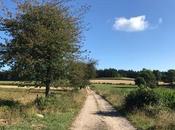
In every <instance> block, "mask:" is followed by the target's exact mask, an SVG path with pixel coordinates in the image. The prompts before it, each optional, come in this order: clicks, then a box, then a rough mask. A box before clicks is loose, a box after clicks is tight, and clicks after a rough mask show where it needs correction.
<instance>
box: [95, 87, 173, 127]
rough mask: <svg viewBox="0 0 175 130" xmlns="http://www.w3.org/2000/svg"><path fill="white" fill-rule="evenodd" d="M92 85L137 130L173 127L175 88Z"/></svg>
mask: <svg viewBox="0 0 175 130" xmlns="http://www.w3.org/2000/svg"><path fill="white" fill-rule="evenodd" d="M92 88H93V89H94V90H95V91H96V92H97V93H99V94H100V95H102V96H103V97H104V98H105V99H106V100H108V101H109V102H110V103H111V104H112V105H113V106H114V107H115V108H116V109H117V110H118V111H119V112H120V113H121V114H123V115H124V116H126V117H127V118H128V119H129V120H130V121H131V123H132V124H133V125H134V126H135V127H136V128H138V130H174V129H175V90H174V89H169V88H162V87H161V88H155V89H149V88H142V89H140V88H137V87H136V86H133V85H108V84H93V85H92Z"/></svg>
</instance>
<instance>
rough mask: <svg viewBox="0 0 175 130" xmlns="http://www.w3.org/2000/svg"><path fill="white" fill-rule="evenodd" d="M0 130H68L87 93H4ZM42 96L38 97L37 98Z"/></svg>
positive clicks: (40, 91) (0, 99) (1, 99)
mask: <svg viewBox="0 0 175 130" xmlns="http://www.w3.org/2000/svg"><path fill="white" fill-rule="evenodd" d="M0 95H1V97H0V129H5V130H24V129H25V130H40V129H42V130H68V128H69V127H70V125H71V123H72V121H73V120H74V117H75V116H76V115H77V113H78V111H79V110H80V109H81V107H82V104H83V102H84V100H85V91H84V90H81V91H52V95H51V96H50V97H49V98H44V91H43V90H33V91H32V92H29V91H27V90H23V89H0ZM37 95H38V96H37Z"/></svg>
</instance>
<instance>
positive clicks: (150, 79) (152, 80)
mask: <svg viewBox="0 0 175 130" xmlns="http://www.w3.org/2000/svg"><path fill="white" fill-rule="evenodd" d="M140 77H143V78H144V80H145V82H146V85H147V87H155V86H156V85H157V81H156V77H155V75H154V74H153V72H152V71H150V70H146V69H143V70H142V71H140Z"/></svg>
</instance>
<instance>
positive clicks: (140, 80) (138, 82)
mask: <svg viewBox="0 0 175 130" xmlns="http://www.w3.org/2000/svg"><path fill="white" fill-rule="evenodd" d="M135 84H136V85H138V86H139V87H142V86H145V85H146V81H145V79H144V78H143V77H137V78H136V79H135Z"/></svg>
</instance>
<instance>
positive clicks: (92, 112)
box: [71, 89, 136, 130]
mask: <svg viewBox="0 0 175 130" xmlns="http://www.w3.org/2000/svg"><path fill="white" fill-rule="evenodd" d="M87 92H88V96H87V100H86V102H85V105H84V107H83V108H82V110H81V112H80V114H79V116H78V117H77V118H76V120H75V122H74V123H73V125H72V127H71V130H136V129H135V128H134V127H133V126H132V125H131V124H130V123H129V122H128V121H127V119H125V118H123V117H120V116H118V113H117V111H116V110H115V109H114V108H113V107H112V106H111V105H110V104H109V103H108V102H107V101H105V100H104V99H103V98H102V97H101V96H99V95H97V94H96V93H95V92H93V91H91V90H90V89H87Z"/></svg>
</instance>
